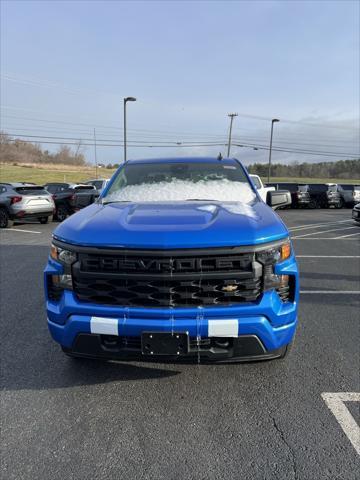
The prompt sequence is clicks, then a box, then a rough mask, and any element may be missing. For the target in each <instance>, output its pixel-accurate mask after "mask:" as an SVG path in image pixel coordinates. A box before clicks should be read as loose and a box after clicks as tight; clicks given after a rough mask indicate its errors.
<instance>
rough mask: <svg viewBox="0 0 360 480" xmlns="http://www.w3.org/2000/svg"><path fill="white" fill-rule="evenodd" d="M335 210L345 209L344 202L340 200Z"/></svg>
mask: <svg viewBox="0 0 360 480" xmlns="http://www.w3.org/2000/svg"><path fill="white" fill-rule="evenodd" d="M335 208H344V200H343V199H342V198H340V200H339V201H338V203H337V204H336V205H335Z"/></svg>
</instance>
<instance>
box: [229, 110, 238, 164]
mask: <svg viewBox="0 0 360 480" xmlns="http://www.w3.org/2000/svg"><path fill="white" fill-rule="evenodd" d="M237 116H238V114H237V113H229V114H228V117H230V129H229V141H228V151H227V156H228V157H230V148H231V132H232V124H233V121H234V117H237Z"/></svg>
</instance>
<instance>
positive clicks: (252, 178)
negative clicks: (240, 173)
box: [251, 176, 261, 188]
mask: <svg viewBox="0 0 360 480" xmlns="http://www.w3.org/2000/svg"><path fill="white" fill-rule="evenodd" d="M251 180H252V181H253V182H254V185H255V187H256V188H261V183H260V180H259V179H258V177H253V176H251Z"/></svg>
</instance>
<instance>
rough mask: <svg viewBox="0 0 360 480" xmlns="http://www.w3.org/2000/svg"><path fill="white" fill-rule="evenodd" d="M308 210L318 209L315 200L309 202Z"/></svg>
mask: <svg viewBox="0 0 360 480" xmlns="http://www.w3.org/2000/svg"><path fill="white" fill-rule="evenodd" d="M309 208H311V209H314V208H318V203H317V201H316V200H315V199H312V200H310V202H309Z"/></svg>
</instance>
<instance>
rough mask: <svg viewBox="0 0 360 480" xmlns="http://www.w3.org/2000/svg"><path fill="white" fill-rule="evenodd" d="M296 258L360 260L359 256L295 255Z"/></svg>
mask: <svg viewBox="0 0 360 480" xmlns="http://www.w3.org/2000/svg"><path fill="white" fill-rule="evenodd" d="M309 240H312V239H311V238H309ZM296 258H360V255H296Z"/></svg>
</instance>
